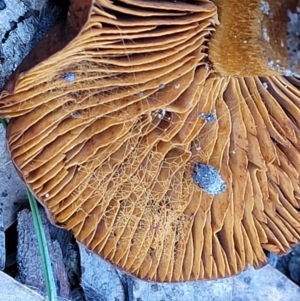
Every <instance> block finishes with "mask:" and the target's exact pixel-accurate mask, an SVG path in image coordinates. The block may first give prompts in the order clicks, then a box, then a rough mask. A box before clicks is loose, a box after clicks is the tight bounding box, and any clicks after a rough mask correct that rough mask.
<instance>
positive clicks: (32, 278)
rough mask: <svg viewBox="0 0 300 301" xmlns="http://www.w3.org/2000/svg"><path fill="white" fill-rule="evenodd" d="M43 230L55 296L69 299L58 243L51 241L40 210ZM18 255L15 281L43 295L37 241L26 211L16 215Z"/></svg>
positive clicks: (43, 281)
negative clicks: (54, 284) (55, 289)
mask: <svg viewBox="0 0 300 301" xmlns="http://www.w3.org/2000/svg"><path fill="white" fill-rule="evenodd" d="M40 214H41V218H42V222H43V228H44V231H45V235H46V240H47V247H48V251H49V254H50V260H51V264H52V270H53V275H54V280H55V283H56V288H57V295H58V296H60V297H62V298H69V297H70V289H69V283H68V278H67V274H66V270H65V267H64V263H63V256H62V251H61V249H60V246H59V243H58V242H57V241H56V240H55V241H51V238H50V234H49V230H48V222H47V220H46V214H45V213H44V211H43V210H40ZM17 229H18V237H19V238H18V253H17V263H18V270H19V275H18V277H17V280H18V281H20V282H21V283H23V284H26V285H27V286H30V287H32V288H34V289H36V290H37V291H38V292H41V293H45V292H46V286H45V280H44V272H43V268H42V263H41V256H40V252H39V247H38V241H37V237H36V233H35V230H34V226H33V219H32V215H31V212H30V211H29V210H27V209H25V210H22V211H21V212H19V213H18V227H17Z"/></svg>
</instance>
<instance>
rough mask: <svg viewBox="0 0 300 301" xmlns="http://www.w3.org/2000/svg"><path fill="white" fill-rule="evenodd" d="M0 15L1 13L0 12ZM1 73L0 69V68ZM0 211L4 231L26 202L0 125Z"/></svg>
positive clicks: (21, 184)
mask: <svg viewBox="0 0 300 301" xmlns="http://www.w3.org/2000/svg"><path fill="white" fill-rule="evenodd" d="M0 13H1V11H0ZM0 72H1V68H0ZM0 163H1V164H0V183H1V185H0V210H2V212H4V213H3V227H4V231H5V230H6V229H7V228H8V227H9V226H11V225H12V224H13V222H14V221H15V220H16V211H17V210H18V209H19V207H20V206H21V205H22V204H23V203H24V201H27V196H26V189H25V185H24V182H23V181H22V180H21V179H20V177H19V176H18V174H17V172H16V169H15V167H14V166H13V164H12V162H11V158H10V156H9V154H8V151H7V148H6V139H5V129H4V128H3V126H2V125H1V124H0Z"/></svg>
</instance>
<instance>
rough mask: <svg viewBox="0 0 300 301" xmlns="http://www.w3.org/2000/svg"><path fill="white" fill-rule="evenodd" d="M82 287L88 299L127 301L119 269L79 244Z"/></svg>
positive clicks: (89, 300)
mask: <svg viewBox="0 0 300 301" xmlns="http://www.w3.org/2000/svg"><path fill="white" fill-rule="evenodd" d="M79 251H80V259H81V273H82V274H81V287H82V289H83V291H84V294H85V298H86V300H87V301H96V300H99V301H125V300H126V299H125V293H124V288H123V285H122V281H121V278H120V277H119V275H118V273H117V271H116V270H115V269H114V268H113V267H112V266H111V265H109V264H108V263H106V262H105V261H104V260H101V259H100V258H99V257H98V256H97V255H95V254H93V253H91V252H88V251H87V250H86V248H85V247H83V246H81V245H79Z"/></svg>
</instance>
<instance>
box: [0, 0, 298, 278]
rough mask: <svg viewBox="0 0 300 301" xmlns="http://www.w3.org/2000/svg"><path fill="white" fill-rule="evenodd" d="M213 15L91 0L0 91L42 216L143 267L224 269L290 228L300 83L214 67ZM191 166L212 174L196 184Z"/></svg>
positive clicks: (255, 258) (191, 273)
mask: <svg viewBox="0 0 300 301" xmlns="http://www.w3.org/2000/svg"><path fill="white" fill-rule="evenodd" d="M218 22H219V21H218V18H217V9H216V6H215V4H213V3H212V2H210V1H189V2H182V3H177V2H169V1H162V2H154V1H146V0H145V1H142V2H141V1H136V0H122V1H121V0H120V1H115V2H114V3H112V2H109V1H106V0H96V1H95V3H94V6H93V9H92V12H91V16H90V19H89V21H88V23H87V24H86V26H85V28H84V30H83V32H82V34H81V35H80V36H79V37H77V38H76V39H75V40H74V41H73V42H72V43H71V44H70V45H68V46H67V47H66V48H64V49H63V50H62V51H60V52H58V53H56V54H55V55H53V56H51V57H49V58H48V59H47V60H45V61H43V62H42V63H41V64H38V65H37V66H35V67H34V68H32V69H31V70H30V71H29V72H28V73H27V74H25V75H21V76H20V78H19V80H18V82H17V83H16V85H15V91H14V93H13V94H9V93H7V92H5V91H4V92H3V93H2V98H1V99H0V115H1V116H3V117H6V118H11V121H10V123H9V127H8V131H7V141H8V146H9V150H10V152H11V156H12V159H13V161H14V164H15V165H16V167H17V169H18V170H19V172H20V174H21V175H22V177H23V178H24V180H25V182H26V183H27V185H28V186H29V188H30V190H31V191H32V192H33V193H34V195H35V196H36V197H37V199H38V200H39V201H40V202H41V203H42V204H43V205H44V206H45V207H46V208H47V210H48V213H49V215H50V216H51V218H52V220H53V221H54V222H55V223H56V224H58V225H60V226H63V227H65V228H67V229H70V230H72V232H73V234H74V235H75V237H76V239H77V240H78V241H80V242H81V243H82V244H84V245H85V246H86V247H87V248H88V249H90V250H92V251H93V252H95V253H97V254H99V255H100V256H101V257H102V258H104V259H106V260H108V261H110V262H111V263H113V264H114V265H116V266H118V267H119V268H121V269H123V270H124V271H126V272H128V273H130V274H132V275H134V276H137V277H139V278H141V279H146V280H152V281H160V282H178V281H188V280H202V279H215V278H220V277H226V276H230V275H235V274H237V273H239V272H240V271H242V270H244V269H245V268H247V266H248V264H250V265H253V266H254V267H260V266H262V265H263V264H265V263H266V256H265V253H264V250H267V251H270V252H273V253H275V254H282V253H286V252H288V251H289V250H290V248H291V247H292V246H293V245H295V244H297V243H298V242H299V240H300V214H299V206H300V187H299V174H300V92H299V87H300V81H299V80H298V79H297V78H293V77H282V76H272V77H258V76H252V77H232V76H221V75H219V74H218V73H217V72H215V71H214V69H213V66H212V65H211V63H210V61H209V57H208V50H207V48H208V41H209V39H210V37H211V35H212V34H213V32H214V31H215V30H216V26H217V24H218ZM157 24H160V25H157ZM201 167H204V168H206V169H207V170H208V172H212V174H213V175H216V177H219V178H220V181H221V183H222V185H223V186H222V185H221V186H220V188H216V189H214V190H212V189H211V186H210V184H205V185H207V187H208V189H205V188H204V186H205V185H204V184H203V183H202V182H201V181H202V178H203V177H202V174H201V171H200V169H201ZM206 174H207V173H206Z"/></svg>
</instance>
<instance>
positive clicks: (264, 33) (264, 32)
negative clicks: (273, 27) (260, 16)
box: [262, 27, 270, 42]
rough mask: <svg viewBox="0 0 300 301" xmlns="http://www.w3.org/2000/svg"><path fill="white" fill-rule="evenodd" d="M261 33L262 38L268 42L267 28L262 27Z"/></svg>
mask: <svg viewBox="0 0 300 301" xmlns="http://www.w3.org/2000/svg"><path fill="white" fill-rule="evenodd" d="M262 35H263V38H264V39H265V40H266V41H267V42H270V36H269V34H268V29H267V27H263V28H262Z"/></svg>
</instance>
